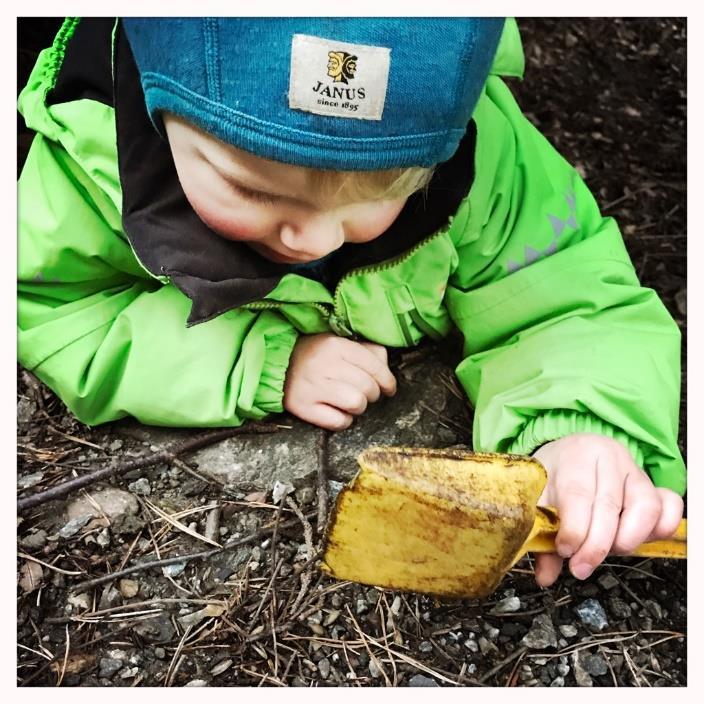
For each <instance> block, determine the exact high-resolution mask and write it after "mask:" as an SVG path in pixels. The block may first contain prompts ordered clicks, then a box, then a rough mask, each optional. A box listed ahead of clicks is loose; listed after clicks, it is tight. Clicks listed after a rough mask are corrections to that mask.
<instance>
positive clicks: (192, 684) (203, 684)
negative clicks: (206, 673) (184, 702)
mask: <svg viewBox="0 0 704 704" xmlns="http://www.w3.org/2000/svg"><path fill="white" fill-rule="evenodd" d="M183 686H184V687H207V686H208V683H207V682H206V681H205V680H191V681H190V682H186V684H184V685H183Z"/></svg>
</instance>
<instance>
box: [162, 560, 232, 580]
mask: <svg viewBox="0 0 704 704" xmlns="http://www.w3.org/2000/svg"><path fill="white" fill-rule="evenodd" d="M187 564H188V561H187V560H186V561H185V562H174V563H173V564H171V565H164V566H163V567H162V568H161V572H162V574H163V575H164V577H178V576H179V575H180V574H182V573H183V571H184V570H185V569H186V565H187ZM228 576H229V575H228Z"/></svg>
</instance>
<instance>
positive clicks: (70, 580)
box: [17, 19, 687, 687]
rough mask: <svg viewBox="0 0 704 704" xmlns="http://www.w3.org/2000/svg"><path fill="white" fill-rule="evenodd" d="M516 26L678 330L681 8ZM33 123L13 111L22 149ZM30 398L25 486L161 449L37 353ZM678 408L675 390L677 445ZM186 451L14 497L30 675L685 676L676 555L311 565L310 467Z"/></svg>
mask: <svg viewBox="0 0 704 704" xmlns="http://www.w3.org/2000/svg"><path fill="white" fill-rule="evenodd" d="M520 26H521V29H522V32H523V36H524V41H525V43H526V55H527V77H526V80H525V81H524V82H523V83H517V82H512V87H513V88H514V90H515V92H516V94H517V95H518V98H519V101H520V102H521V104H522V105H523V106H524V109H525V110H526V112H527V113H528V115H529V117H530V119H532V120H534V121H535V123H536V124H538V126H539V127H540V128H541V129H542V130H543V132H544V133H545V134H546V135H547V136H548V138H549V139H551V140H552V141H553V142H554V143H555V144H556V145H557V146H558V148H560V150H561V151H562V152H563V153H564V154H565V156H566V157H567V158H568V159H569V160H571V161H572V162H573V163H575V164H577V165H578V168H580V169H581V170H582V171H583V173H584V174H585V176H586V178H587V182H588V183H589V184H590V186H591V187H592V189H593V190H594V192H595V194H596V195H597V197H598V199H599V201H600V203H602V205H603V208H604V211H605V212H606V213H608V214H610V215H613V216H614V217H616V218H617V220H618V221H619V222H620V223H621V226H622V229H623V232H624V235H625V239H626V243H627V246H628V247H629V251H630V252H631V255H632V258H633V261H634V264H635V265H636V268H637V270H638V272H639V274H640V276H641V279H642V280H643V282H644V284H645V285H648V286H652V287H653V288H655V289H656V290H657V291H658V292H659V293H660V295H661V296H662V298H663V300H664V301H665V304H666V305H667V306H668V309H669V310H670V312H671V313H672V315H673V316H674V317H675V319H676V320H677V322H678V324H679V325H680V327H681V329H682V331H683V334H684V336H685V337H684V339H685V341H686V321H685V319H686V279H685V233H686V229H685V222H686V203H685V193H686V177H685V173H686V164H685V157H686V150H685V93H684V89H685V69H686V63H685V52H686V40H685V22H684V21H682V20H673V19H667V20H665V19H662V20H653V19H647V20H616V19H608V20H589V19H579V20H569V21H557V20H550V19H531V20H523V21H521V22H520ZM47 27H49V28H50V27H51V20H40V21H34V24H32V22H29V23H28V22H27V21H25V25H24V27H21V31H20V46H21V47H22V49H21V52H22V53H21V56H20V70H21V71H23V70H25V69H26V66H27V65H30V66H31V57H32V55H33V54H34V55H36V48H38V46H41V43H40V39H41V37H42V36H44V35H45V34H46V32H47ZM23 32H24V33H23ZM27 139H28V138H27V133H26V132H21V133H20V150H21V154H20V161H21V160H22V149H23V145H25V146H26V143H27ZM396 361H398V360H396ZM685 361H686V360H685V359H684V358H683V378H684V379H686V365H685ZM17 398H18V468H19V474H18V496H19V497H26V496H29V495H31V494H32V493H34V492H37V491H39V490H42V489H46V488H48V487H49V486H52V485H55V484H57V483H59V482H61V481H64V480H67V479H69V478H71V477H72V476H74V475H80V474H82V473H83V472H82V468H85V467H95V466H96V465H107V464H109V463H110V462H112V463H115V464H124V463H125V462H128V461H130V460H134V459H135V458H137V457H141V456H147V457H149V456H154V455H156V454H157V451H158V448H156V447H152V446H150V444H149V443H148V442H146V444H143V442H141V441H139V440H136V439H134V438H127V437H123V436H122V435H119V434H118V433H117V432H116V431H115V429H114V428H113V427H112V426H104V427H101V428H97V429H91V428H87V427H85V426H83V425H81V424H80V423H78V422H77V421H75V420H74V419H73V418H72V417H71V416H70V415H69V414H68V413H67V412H66V409H65V408H64V406H63V404H61V402H60V401H59V400H58V399H57V398H56V397H55V396H54V395H53V394H52V393H51V392H50V391H49V390H48V389H47V388H46V387H44V386H43V385H42V384H40V383H38V382H37V381H36V380H35V379H34V378H33V377H32V376H31V375H30V374H28V373H26V372H22V371H18V397H17ZM685 415H686V397H685V396H683V400H682V432H681V443H682V450H683V451H684V450H685V447H684V442H685V435H684V425H683V423H684V419H685ZM278 420H281V419H278ZM183 459H184V460H185V462H182V461H179V460H176V461H165V460H164V459H163V458H162V459H161V461H156V462H154V463H152V464H151V465H150V466H148V467H146V468H143V469H134V470H133V471H131V472H128V473H127V474H125V475H123V476H122V477H121V478H120V479H115V480H113V481H112V482H109V483H106V484H103V485H102V488H101V489H97V488H92V489H91V491H90V494H91V496H92V497H93V499H96V497H98V498H99V499H100V501H99V502H100V505H101V506H102V511H100V512H98V511H93V510H92V508H93V506H92V504H91V502H90V501H89V500H87V499H86V498H85V496H84V494H85V492H78V493H77V494H75V495H72V496H71V497H70V499H69V500H60V501H53V502H50V503H47V504H43V505H41V506H38V507H36V508H32V509H29V510H26V511H23V512H22V513H21V515H20V520H19V527H18V551H19V558H18V601H17V613H18V636H17V640H18V645H19V649H18V683H19V684H20V685H24V686H27V685H31V686H54V685H57V684H60V685H62V686H83V687H85V686H169V685H171V686H183V685H188V686H255V685H263V686H383V685H394V686H458V685H460V686H553V687H562V686H625V687H633V686H645V687H647V686H684V685H686V683H687V673H686V647H685V637H686V618H687V611H686V604H687V599H686V596H687V593H686V563H685V562H684V561H681V562H678V561H667V560H641V559H635V558H609V559H608V560H607V562H606V563H605V565H604V566H603V567H601V568H600V569H598V570H597V571H596V572H595V573H594V574H593V575H592V576H591V577H590V578H589V579H588V580H586V581H585V582H578V581H577V580H575V579H573V578H572V577H571V576H569V575H568V574H566V573H565V575H564V576H563V577H562V578H561V579H560V580H558V582H557V583H556V584H555V585H554V586H553V587H552V588H550V589H539V588H538V587H536V585H535V582H534V578H533V574H532V564H531V561H530V559H529V558H526V559H524V560H523V561H521V562H520V563H519V564H518V565H517V566H516V568H515V569H513V570H512V571H511V573H510V574H509V575H507V577H506V579H505V580H504V582H503V583H502V585H501V587H500V589H499V590H498V591H497V592H496V593H495V594H494V595H493V596H492V597H491V598H489V599H487V600H485V601H483V602H480V601H443V602H439V601H436V600H433V599H431V598H427V597H422V596H419V595H415V594H403V593H397V592H393V591H385V590H379V589H375V588H369V587H364V586H360V585H356V584H351V583H347V582H337V581H334V580H332V579H329V578H327V577H324V576H322V575H321V574H320V573H319V572H318V571H317V569H316V556H317V551H318V547H319V546H318V539H319V536H318V533H317V523H316V516H317V505H316V494H315V488H314V487H300V488H298V490H297V491H296V492H294V493H293V494H291V495H290V496H288V497H283V498H281V497H279V496H278V492H276V491H275V492H274V495H272V492H247V491H244V490H242V491H236V490H233V489H231V488H230V489H227V488H223V487H221V486H218V485H216V484H213V483H212V482H209V481H204V479H203V478H202V477H199V475H198V472H197V468H195V467H192V466H190V465H189V464H187V463H186V462H187V461H188V460H187V455H184V456H183ZM329 488H330V490H331V491H333V492H334V490H335V489H336V488H337V487H336V486H335V485H331V486H330V487H329ZM90 513H93V514H95V515H93V517H90V518H86V515H87V514H90ZM203 538H207V539H208V540H210V541H211V542H210V543H208V542H207V541H206V540H204V539H203ZM212 541H216V542H219V543H220V544H223V545H225V546H226V549H225V550H218V551H216V552H215V553H214V554H210V555H208V556H201V557H199V558H193V559H190V560H188V561H187V562H184V561H183V560H181V561H180V562H176V563H174V564H169V565H163V566H159V567H156V568H155V567H152V568H149V569H147V568H145V567H144V563H145V562H147V561H150V560H154V559H160V560H166V559H168V558H170V557H173V556H183V555H190V554H196V553H203V552H204V551H208V550H210V549H213V550H216V549H215V548H213V547H212V545H213V543H212ZM140 565H141V567H140ZM135 567H137V568H138V569H135V570H134V571H132V572H129V573H124V574H121V575H120V576H118V577H117V578H114V577H113V578H109V577H108V581H104V582H102V583H98V584H96V583H94V582H93V583H92V584H90V585H86V584H85V583H86V582H88V581H90V580H95V579H99V578H101V577H105V576H106V575H113V574H114V573H116V572H119V571H120V570H124V569H130V568H135Z"/></svg>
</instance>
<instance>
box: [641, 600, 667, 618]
mask: <svg viewBox="0 0 704 704" xmlns="http://www.w3.org/2000/svg"><path fill="white" fill-rule="evenodd" d="M643 603H644V604H645V608H646V609H648V611H650V613H651V614H652V616H653V618H654V619H655V620H656V621H662V617H663V613H662V607H661V606H660V604H658V602H657V601H653V600H652V599H646V600H645V601H644V602H643Z"/></svg>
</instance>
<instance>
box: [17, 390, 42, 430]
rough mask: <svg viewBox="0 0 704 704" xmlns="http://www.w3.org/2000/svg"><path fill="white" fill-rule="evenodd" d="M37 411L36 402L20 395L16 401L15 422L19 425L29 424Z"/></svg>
mask: <svg viewBox="0 0 704 704" xmlns="http://www.w3.org/2000/svg"><path fill="white" fill-rule="evenodd" d="M36 412H37V404H36V403H35V402H34V401H32V399H29V398H26V397H25V396H22V397H21V398H20V400H19V401H18V402H17V423H18V425H20V426H26V425H29V423H31V422H32V418H33V417H34V414H35V413H36Z"/></svg>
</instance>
